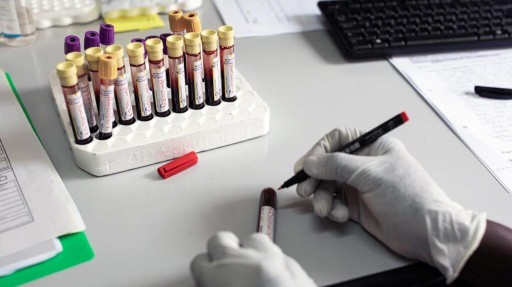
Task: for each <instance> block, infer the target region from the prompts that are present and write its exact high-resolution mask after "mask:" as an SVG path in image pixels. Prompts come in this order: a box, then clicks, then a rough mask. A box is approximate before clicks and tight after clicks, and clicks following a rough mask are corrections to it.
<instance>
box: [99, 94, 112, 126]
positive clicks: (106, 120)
mask: <svg viewBox="0 0 512 287" xmlns="http://www.w3.org/2000/svg"><path fill="white" fill-rule="evenodd" d="M113 111H114V85H111V86H104V85H101V87H100V132H102V133H111V132H112V122H113V121H114V117H113V116H114V112H113Z"/></svg>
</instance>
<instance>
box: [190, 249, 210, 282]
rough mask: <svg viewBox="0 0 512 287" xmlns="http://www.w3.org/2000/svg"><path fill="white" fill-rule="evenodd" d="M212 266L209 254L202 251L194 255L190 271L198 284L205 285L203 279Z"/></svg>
mask: <svg viewBox="0 0 512 287" xmlns="http://www.w3.org/2000/svg"><path fill="white" fill-rule="evenodd" d="M210 268H211V261H210V257H209V256H208V254H206V253H202V254H199V255H197V256H196V257H194V259H193V260H192V262H191V263H190V273H192V277H194V279H195V281H196V284H197V285H198V286H204V282H202V280H203V279H204V278H205V277H206V276H204V274H205V273H207V272H208V270H209V269H210Z"/></svg>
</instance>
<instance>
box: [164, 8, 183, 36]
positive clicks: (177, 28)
mask: <svg viewBox="0 0 512 287" xmlns="http://www.w3.org/2000/svg"><path fill="white" fill-rule="evenodd" d="M168 18H169V28H170V29H171V32H172V34H173V35H178V36H181V37H183V36H185V19H183V11H181V10H172V11H169V14H168Z"/></svg>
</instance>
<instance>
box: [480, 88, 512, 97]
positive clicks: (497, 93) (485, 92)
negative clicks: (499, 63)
mask: <svg viewBox="0 0 512 287" xmlns="http://www.w3.org/2000/svg"><path fill="white" fill-rule="evenodd" d="M475 93H476V94H477V95H479V96H480V97H483V98H490V99H498V100H510V99H512V89H504V88H494V87H484V86H475Z"/></svg>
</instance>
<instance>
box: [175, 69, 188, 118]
mask: <svg viewBox="0 0 512 287" xmlns="http://www.w3.org/2000/svg"><path fill="white" fill-rule="evenodd" d="M177 74H178V93H179V103H180V108H185V107H186V106H187V83H186V81H185V64H183V63H181V64H179V65H178V70H177Z"/></svg>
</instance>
